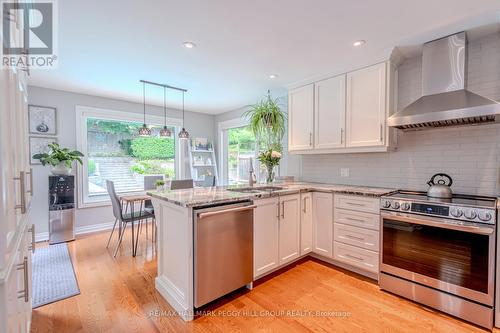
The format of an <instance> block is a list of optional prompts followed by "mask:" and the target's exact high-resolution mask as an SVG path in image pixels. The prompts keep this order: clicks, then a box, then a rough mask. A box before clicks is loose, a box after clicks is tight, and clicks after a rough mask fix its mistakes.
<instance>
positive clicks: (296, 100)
mask: <svg viewBox="0 0 500 333" xmlns="http://www.w3.org/2000/svg"><path fill="white" fill-rule="evenodd" d="M395 78H396V70H395V68H394V66H393V65H391V62H390V61H387V62H384V63H380V64H376V65H373V66H369V67H366V68H363V69H360V70H357V71H354V72H350V73H347V74H343V75H339V76H335V77H332V78H329V79H326V80H322V81H318V82H315V83H312V84H309V85H307V86H303V87H300V88H297V89H293V90H290V92H289V110H288V119H289V124H288V125H289V126H288V128H289V129H288V140H289V150H290V151H291V152H295V153H298V154H314V153H317V154H324V153H351V152H352V153H354V152H381V151H388V150H390V149H392V148H394V147H395V143H396V142H395V135H396V133H395V131H394V130H392V129H389V128H388V127H387V124H386V120H387V117H388V116H389V115H391V114H392V112H393V110H392V106H393V105H394V103H393V99H394V98H395V96H396V94H395V86H396V84H395V83H396V82H395V81H396V80H395Z"/></svg>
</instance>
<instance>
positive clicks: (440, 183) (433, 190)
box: [427, 173, 453, 199]
mask: <svg viewBox="0 0 500 333" xmlns="http://www.w3.org/2000/svg"><path fill="white" fill-rule="evenodd" d="M451 184H453V180H452V179H451V177H450V176H448V175H447V174H445V173H436V174H435V175H434V176H432V178H431V180H429V181H428V182H427V185H429V186H430V187H429V189H428V190H427V196H428V197H431V198H440V199H451V197H452V196H453V192H452V191H451Z"/></svg>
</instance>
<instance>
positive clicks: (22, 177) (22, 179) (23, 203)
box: [14, 171, 26, 214]
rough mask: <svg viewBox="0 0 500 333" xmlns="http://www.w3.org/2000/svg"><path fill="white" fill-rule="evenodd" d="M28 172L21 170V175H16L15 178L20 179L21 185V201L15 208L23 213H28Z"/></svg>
mask: <svg viewBox="0 0 500 333" xmlns="http://www.w3.org/2000/svg"><path fill="white" fill-rule="evenodd" d="M25 177H26V174H25V172H24V171H21V172H19V177H15V178H14V180H19V187H20V190H21V191H20V193H21V203H20V204H19V205H16V206H15V207H14V208H15V209H20V210H21V214H25V213H26V197H25V195H24V194H25V193H26V178H25Z"/></svg>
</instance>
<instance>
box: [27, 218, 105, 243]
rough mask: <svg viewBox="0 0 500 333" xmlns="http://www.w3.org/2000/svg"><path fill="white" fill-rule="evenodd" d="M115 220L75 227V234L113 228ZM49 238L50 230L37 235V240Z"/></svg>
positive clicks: (43, 240)
mask: <svg viewBox="0 0 500 333" xmlns="http://www.w3.org/2000/svg"><path fill="white" fill-rule="evenodd" d="M113 224H114V222H105V223H98V224H92V225H85V226H81V227H76V229H75V234H76V235H85V234H91V233H94V232H99V231H105V230H110V229H111V228H113ZM48 240H49V232H48V231H47V232H40V233H37V234H36V235H35V241H36V242H37V243H38V242H45V241H48Z"/></svg>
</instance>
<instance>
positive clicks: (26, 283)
mask: <svg viewBox="0 0 500 333" xmlns="http://www.w3.org/2000/svg"><path fill="white" fill-rule="evenodd" d="M17 270H18V271H20V270H23V273H24V274H23V275H24V279H23V280H24V289H23V290H21V291H18V295H17V298H24V302H26V303H28V302H29V301H30V290H29V277H28V257H26V256H25V257H24V259H23V262H22V264H18V265H17Z"/></svg>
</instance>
